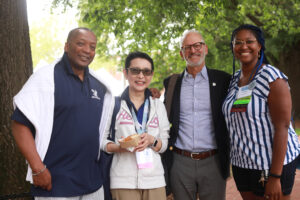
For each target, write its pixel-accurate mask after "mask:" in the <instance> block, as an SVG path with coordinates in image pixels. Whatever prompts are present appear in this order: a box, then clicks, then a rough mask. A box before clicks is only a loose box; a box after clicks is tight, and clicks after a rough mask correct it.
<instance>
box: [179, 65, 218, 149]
mask: <svg viewBox="0 0 300 200" xmlns="http://www.w3.org/2000/svg"><path fill="white" fill-rule="evenodd" d="M175 146H176V147H178V148H180V149H183V150H187V151H191V152H202V151H208V150H212V149H217V144H216V140H215V132H214V127H213V121H212V111H211V101H210V92H209V80H208V74H207V68H206V66H204V67H203V69H202V70H201V72H199V73H198V74H197V75H196V77H195V78H193V76H192V75H191V74H189V73H188V72H187V70H185V72H184V76H183V79H182V84H181V94H180V118H179V135H178V138H177V140H176V142H175Z"/></svg>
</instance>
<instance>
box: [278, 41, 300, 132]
mask: <svg viewBox="0 0 300 200" xmlns="http://www.w3.org/2000/svg"><path fill="white" fill-rule="evenodd" d="M285 49H288V51H284V52H282V53H281V54H280V58H279V68H280V69H281V70H282V71H283V72H284V73H285V74H286V75H287V76H288V78H289V85H290V88H291V94H292V101H293V113H292V114H293V117H294V120H296V119H298V120H299V119H300V40H299V41H297V42H295V43H293V44H292V46H289V47H286V48H285ZM298 128H299V127H298Z"/></svg>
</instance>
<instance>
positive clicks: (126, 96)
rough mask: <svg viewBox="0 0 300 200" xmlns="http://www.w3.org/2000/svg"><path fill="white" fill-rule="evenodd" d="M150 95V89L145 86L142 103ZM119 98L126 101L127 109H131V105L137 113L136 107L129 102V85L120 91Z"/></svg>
mask: <svg viewBox="0 0 300 200" xmlns="http://www.w3.org/2000/svg"><path fill="white" fill-rule="evenodd" d="M150 96H151V92H150V90H149V89H148V88H146V90H145V100H144V103H145V101H146V99H148V98H149V97H150ZM121 99H123V100H125V101H126V103H127V106H128V108H129V110H131V107H133V109H134V111H135V112H136V113H137V110H136V108H135V107H134V105H133V103H132V102H131V100H130V98H129V86H128V87H127V88H126V89H125V90H124V92H123V93H122V95H121Z"/></svg>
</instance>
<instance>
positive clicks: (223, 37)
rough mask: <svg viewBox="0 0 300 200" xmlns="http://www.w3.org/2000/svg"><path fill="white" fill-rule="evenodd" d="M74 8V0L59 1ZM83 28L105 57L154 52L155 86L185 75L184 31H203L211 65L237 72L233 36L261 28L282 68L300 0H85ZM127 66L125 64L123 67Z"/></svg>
mask: <svg viewBox="0 0 300 200" xmlns="http://www.w3.org/2000/svg"><path fill="white" fill-rule="evenodd" d="M54 2H55V5H58V4H60V3H61V4H65V5H71V4H72V1H71V0H55V1H54ZM78 9H79V10H80V17H81V21H82V22H81V25H84V26H88V27H89V28H91V29H92V30H94V31H95V33H96V35H97V36H98V38H99V44H98V49H97V50H98V53H99V54H100V55H106V56H107V57H110V56H111V55H118V56H121V63H123V61H124V58H125V57H126V55H127V54H128V53H129V52H130V51H135V50H139V51H144V52H146V53H149V54H150V55H151V56H152V57H153V59H154V62H155V67H156V68H155V72H156V73H155V76H154V80H153V86H155V87H158V88H162V80H163V78H165V77H167V76H168V75H170V74H171V73H178V72H181V71H182V70H183V69H184V67H185V63H184V62H183V61H182V60H181V58H180V56H179V50H180V49H179V44H178V42H179V38H180V36H181V35H182V33H183V31H184V30H187V29H197V30H199V31H200V32H202V34H203V36H204V38H205V41H206V43H207V45H208V47H209V54H208V56H207V59H206V63H207V66H209V67H211V68H218V69H222V70H225V71H228V72H230V73H231V70H232V69H231V68H232V67H231V66H232V55H231V50H230V38H231V32H232V31H233V29H235V28H236V27H237V26H239V25H240V24H243V23H250V24H255V25H257V26H260V27H261V28H262V29H263V31H264V32H265V35H266V46H267V51H266V54H267V56H268V57H269V60H270V61H271V62H272V64H275V65H276V64H278V62H279V60H278V58H279V56H280V53H281V52H283V51H284V50H285V49H286V48H289V47H290V46H291V45H293V44H294V43H295V42H297V41H299V34H300V20H299V13H300V2H299V0H264V1H261V0H228V1H222V0H203V1H199V0H154V1H153V0H79V3H78ZM121 65H122V64H121Z"/></svg>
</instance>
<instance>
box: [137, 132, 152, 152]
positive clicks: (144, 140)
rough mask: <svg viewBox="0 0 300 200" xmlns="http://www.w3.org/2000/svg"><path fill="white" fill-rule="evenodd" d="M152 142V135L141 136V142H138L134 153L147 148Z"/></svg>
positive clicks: (144, 134)
mask: <svg viewBox="0 0 300 200" xmlns="http://www.w3.org/2000/svg"><path fill="white" fill-rule="evenodd" d="M153 142H154V137H153V136H152V135H149V134H148V133H143V134H141V140H140V142H139V144H138V146H136V147H135V148H134V152H136V151H143V150H144V149H146V148H147V147H148V146H150V145H152V144H153Z"/></svg>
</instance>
